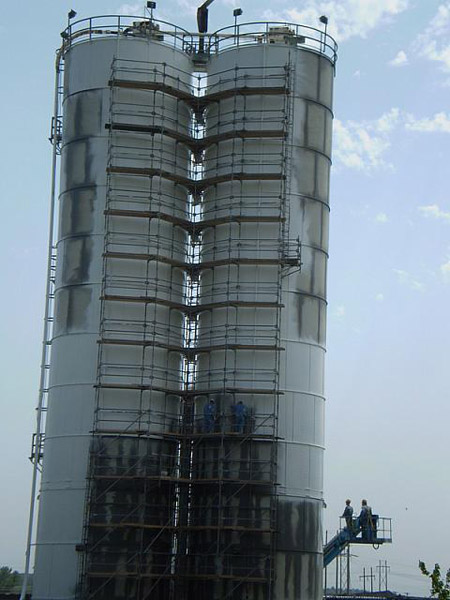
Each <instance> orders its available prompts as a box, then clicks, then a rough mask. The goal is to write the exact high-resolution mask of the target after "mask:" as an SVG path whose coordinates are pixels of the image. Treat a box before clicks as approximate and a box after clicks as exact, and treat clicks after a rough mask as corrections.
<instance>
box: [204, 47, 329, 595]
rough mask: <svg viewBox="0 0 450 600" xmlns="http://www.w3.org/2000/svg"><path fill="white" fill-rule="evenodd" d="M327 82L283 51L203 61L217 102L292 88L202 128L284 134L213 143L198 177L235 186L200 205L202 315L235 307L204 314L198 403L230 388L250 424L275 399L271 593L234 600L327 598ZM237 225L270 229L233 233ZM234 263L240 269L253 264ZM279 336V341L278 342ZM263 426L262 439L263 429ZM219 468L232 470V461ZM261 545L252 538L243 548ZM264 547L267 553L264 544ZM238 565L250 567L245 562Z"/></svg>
mask: <svg viewBox="0 0 450 600" xmlns="http://www.w3.org/2000/svg"><path fill="white" fill-rule="evenodd" d="M333 76H334V67H333V64H332V63H331V61H330V60H329V59H327V58H326V57H324V56H321V55H320V54H319V53H318V52H313V51H307V50H303V49H302V48H301V47H295V46H294V47H292V46H290V45H289V46H287V45H285V44H283V43H281V44H277V43H275V44H260V45H256V46H253V47H241V48H235V49H230V50H226V51H224V52H222V53H219V54H218V55H216V56H214V57H212V58H211V60H210V62H209V65H208V85H209V89H211V91H214V92H220V91H224V90H229V89H232V88H233V87H235V88H239V87H243V86H248V87H251V86H254V87H262V88H264V87H274V86H275V87H276V86H282V85H284V81H283V79H284V78H285V77H286V84H287V85H288V87H289V100H288V101H287V102H286V97H284V98H283V97H282V96H280V95H278V96H277V95H267V96H265V95H264V91H262V92H261V93H260V94H259V95H240V94H239V93H237V94H236V96H234V97H229V98H226V99H223V100H220V101H218V102H217V103H215V104H214V105H211V106H210V107H209V108H208V110H207V120H206V123H207V131H209V130H211V133H220V132H221V133H224V132H225V131H227V130H229V129H230V128H231V129H233V128H234V129H258V128H260V129H266V130H267V129H271V128H272V129H274V130H279V129H280V128H282V127H283V122H284V123H286V122H287V123H288V124H287V140H286V144H283V142H282V141H281V140H279V139H278V140H277V139H273V140H272V139H262V140H261V139H256V140H252V139H238V140H236V139H234V140H231V141H230V140H229V141H222V142H219V143H218V144H217V145H216V146H215V147H212V148H210V149H208V150H207V151H206V157H205V164H206V174H205V175H206V177H216V176H220V175H225V174H227V173H228V174H230V172H234V174H235V177H234V179H235V180H233V177H230V179H231V181H226V182H223V183H218V184H217V185H215V186H214V189H208V188H207V189H206V190H205V193H204V212H205V214H206V215H208V218H214V217H215V218H217V217H219V216H222V217H223V216H225V217H227V218H228V219H229V222H225V223H223V224H219V225H214V226H213V227H211V228H207V229H206V230H205V231H204V234H203V250H202V257H201V260H202V261H214V260H216V261H217V260H223V261H224V263H225V264H224V265H223V266H215V267H214V269H211V270H209V271H208V270H207V269H205V270H204V271H203V275H202V280H201V281H202V288H201V289H202V292H201V303H208V302H216V303H220V302H224V301H226V300H228V301H230V300H235V301H237V302H236V304H235V306H231V307H230V306H229V305H228V306H224V307H221V306H217V308H215V307H213V308H212V309H210V308H208V310H205V311H204V312H201V313H200V317H199V340H200V341H199V345H203V344H210V345H211V344H212V345H214V344H215V345H217V346H218V348H217V350H214V349H212V350H211V351H210V352H208V353H205V354H201V355H199V361H198V383H197V389H199V390H200V389H202V388H203V389H205V390H207V389H213V390H214V389H215V388H221V387H224V388H228V389H231V388H235V389H236V393H235V396H234V398H233V400H232V401H231V403H235V402H236V401H237V400H238V399H243V400H244V402H246V403H247V405H248V408H249V411H250V413H251V414H252V415H253V416H254V418H256V420H257V419H258V418H260V419H262V418H263V415H268V414H270V413H273V412H274V409H273V406H274V405H273V402H274V401H273V397H271V396H270V394H268V392H270V390H273V389H274V388H276V387H278V389H279V392H280V396H279V399H277V406H278V409H277V414H278V432H277V436H278V442H277V463H278V464H277V485H278V486H277V489H276V494H277V515H278V516H277V519H278V522H277V526H276V529H277V530H278V534H277V537H276V541H275V545H274V553H275V554H274V563H273V568H274V571H275V581H276V583H275V588H274V589H273V590H272V591H271V592H269V594H271V595H270V596H266V595H265V594H266V593H267V592H264V591H263V590H264V589H265V590H267V589H269V588H267V587H266V588H264V585H262V587H261V586H258V585H257V584H255V585H254V586H253V587H252V591H251V592H250V591H249V590H248V588H246V592H244V591H243V592H242V593H247V594H250V595H248V596H245V597H249V598H266V597H267V598H268V597H270V598H273V599H276V600H288V599H289V600H291V599H292V600H293V599H294V598H305V599H306V598H307V599H308V600H316V599H317V600H318V599H319V598H321V597H322V572H323V564H322V554H321V552H322V530H321V510H322V504H323V498H322V488H323V484H322V479H323V450H324V427H323V413H324V400H325V399H324V388H323V376H324V355H325V314H326V261H327V245H328V215H329V208H328V181H329V168H330V150H331V123H332V112H331V102H332V80H333ZM275 137H276V136H275ZM240 172H245V173H247V174H249V173H251V174H253V175H254V179H255V180H256V181H251V180H248V179H251V178H247V180H246V178H245V177H243V178H242V180H240V181H239V175H238V174H239V173H240ZM277 174H279V175H280V176H281V177H279V178H278V177H277ZM258 177H260V180H258ZM280 180H281V181H280ZM283 182H284V183H283ZM283 197H284V198H285V212H283V214H282V215H281V216H282V217H283V218H286V221H284V222H285V223H286V227H288V230H287V231H283V227H282V226H281V227H280V224H279V223H277V222H276V221H273V222H270V217H274V216H276V215H277V210H278V211H280V210H282V209H281V208H280V205H281V204H282V198H283ZM277 207H278V209H277ZM278 214H280V213H279V212H278ZM236 215H240V216H245V215H253V216H254V215H258V216H260V217H267V218H268V219H266V221H267V222H264V219H261V220H260V221H259V222H257V221H258V220H257V219H256V220H255V222H254V223H252V222H248V223H245V222H243V221H242V219H241V222H236V220H234V219H233V217H235V216H236ZM298 236H299V237H300V240H301V243H302V263H303V264H302V269H301V272H298V271H297V272H295V271H294V272H293V273H291V274H289V275H288V276H284V275H286V273H284V274H283V273H282V272H281V271H280V268H282V266H281V267H280V264H278V265H277V264H275V262H276V259H277V258H278V260H279V263H282V261H283V253H287V254H289V246H290V244H291V243H292V242H293V241H294V240H295V239H296V238H297V237H298ZM287 258H288V257H287ZM227 259H228V262H227ZM239 259H249V264H248V265H246V264H245V260H244V261H242V260H241V261H239ZM252 259H253V264H252ZM258 261H259V264H258ZM271 261H273V263H272V264H271ZM264 262H265V263H266V264H264ZM248 301H250V302H252V301H254V302H255V306H254V307H251V305H250V306H249V307H245V306H244V305H243V303H245V302H248ZM239 302H241V304H239ZM264 302H267V303H269V304H270V303H280V304H281V305H282V308H281V313H280V314H278V313H277V311H276V309H275V308H274V307H272V308H270V307H268V306H263V304H262V303H264ZM258 303H260V304H261V305H260V306H258ZM278 318H280V321H278ZM274 328H275V329H277V328H279V331H280V337H279V338H277V336H276V335H275V334H274ZM233 344H235V347H234V348H232V347H231V346H233ZM239 345H240V347H239ZM245 345H248V349H245V348H244V346H245ZM258 345H259V346H260V347H261V348H260V349H258V348H256V347H257V346H258ZM262 346H265V348H264V349H263V348H262ZM270 346H272V348H273V349H270ZM224 347H225V349H224ZM252 347H253V349H252ZM279 347H281V349H279ZM278 360H279V361H280V362H279V363H278ZM245 388H253V391H254V393H253V394H248V393H247V394H245V395H240V392H239V390H241V391H245ZM258 389H259V390H261V393H260V394H258V393H257V390H258ZM248 391H249V390H247V392H248ZM202 402H203V400H202ZM227 403H228V406H227V405H226V404H227ZM200 404H201V403H200ZM222 404H223V401H222ZM229 404H230V401H228V402H227V401H225V406H223V405H220V406H219V411H220V413H221V414H227V413H228V414H229V413H230V407H229ZM200 411H201V406H199V407H198V412H200ZM264 423H265V428H266V430H267V428H268V427H270V422H269V420H265V421H264ZM261 432H262V430H261ZM266 434H267V431H266ZM268 437H269V436H268ZM230 444H232V442H230ZM253 447H254V452H256V453H257V455H259V456H257V457H256V459H255V464H258V461H259V462H261V463H262V462H265V463H266V464H269V463H270V457H269V456H268V455H267V448H268V446H267V443H265V442H264V441H263V440H261V441H260V442H259V443H258V441H256V440H255V441H254V443H253ZM205 452H206V450H205ZM234 454H235V459H236V465H239V464H241V465H243V464H245V461H244V456H245V444H242V443H240V442H239V441H236V443H235V450H234ZM226 455H227V456H231V455H232V451H230V450H228V451H227V453H226ZM203 460H204V461H205V459H204V458H203ZM216 462H217V450H214V448H211V450H210V456H209V464H210V465H214V464H216ZM211 468H213V467H211ZM256 477H258V475H256ZM261 477H264V476H263V475H261ZM248 490H250V491H249V492H248V493H249V494H250V499H248V500H247V503H248V505H247V508H246V509H242V510H241V512H239V510H237V511H236V513H235V515H234V517H233V518H232V519H231V520H230V522H234V523H235V524H239V523H242V522H243V518H244V514H245V510H246V511H247V523H248V522H249V515H251V512H249V507H251V506H252V505H254V504H255V502H258V500H257V499H256V498H257V496H258V493H260V492H258V493H257V492H255V491H251V487H247V491H248ZM272 493H273V492H272ZM265 494H266V496H264V494H263V496H262V498H263V501H266V502H267V499H268V497H269V496H268V495H267V490H266V491H265ZM269 495H270V491H269ZM264 498H265V500H264ZM204 504H205V501H203V502H200V505H204ZM233 519H234V521H233ZM250 521H251V516H250ZM253 527H255V524H253ZM266 527H267V526H266ZM250 535H251V534H250ZM257 536H258V534H256V533H255V534H254V537H253V541H251V542H250V545H249V548H251V547H252V544H254V543H255V540H257ZM268 539H269V538H267V540H268ZM199 544H200V549H203V550H204V548H206V547H207V544H206V543H205V544H203V545H202V544H201V543H200V542H199ZM259 544H260V545H259V548H260V549H261V550H263V551H264V542H263V541H260V542H259ZM244 546H245V544H244ZM230 547H231V548H232V544H231V543H229V542H228V541H227V540H224V548H230ZM241 548H242V540H241ZM267 548H268V546H266V549H267ZM231 551H232V550H231ZM194 552H195V550H194ZM245 553H246V554H249V553H250V554H251V550H249V551H246V552H245ZM241 564H242V563H241ZM227 569H228V570H227ZM212 570H213V571H214V568H213V569H212ZM215 572H216V573H220V574H222V573H227V574H228V575H229V576H230V577H232V576H233V575H232V574H233V573H234V576H235V577H236V565H233V564H231V566H230V561H228V562H227V561H226V557H223V560H222V562H221V564H220V565H217V564H216V565H215ZM242 573H243V571H242ZM249 575H250V576H253V577H254V576H260V577H261V581H262V582H263V579H264V577H265V576H266V577H267V576H268V575H267V572H266V573H265V571H264V564H262V563H261V562H260V564H259V566H258V562H257V559H256V563H255V564H252V565H249V566H248V571H247V576H249ZM242 576H243V577H244V575H243V574H242ZM227 589H228V588H227V587H226V584H219V583H218V584H215V585H212V584H211V587H210V589H209V591H208V593H209V594H211V595H210V597H211V598H214V599H216V598H217V599H218V598H220V597H221V593H224V590H227ZM242 589H244V588H242ZM201 597H203V596H201ZM205 597H206V596H205ZM208 597H209V596H208ZM242 597H244V596H242Z"/></svg>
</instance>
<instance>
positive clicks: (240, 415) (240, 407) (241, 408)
mask: <svg viewBox="0 0 450 600" xmlns="http://www.w3.org/2000/svg"><path fill="white" fill-rule="evenodd" d="M247 415H248V410H247V407H246V406H245V404H244V403H243V402H242V400H239V402H238V403H237V404H235V405H234V428H235V431H236V432H237V433H244V431H245V425H246V422H247Z"/></svg>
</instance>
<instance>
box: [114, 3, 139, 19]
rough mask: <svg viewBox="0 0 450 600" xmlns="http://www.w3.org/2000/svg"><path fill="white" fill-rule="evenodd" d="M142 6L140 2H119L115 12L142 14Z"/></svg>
mask: <svg viewBox="0 0 450 600" xmlns="http://www.w3.org/2000/svg"><path fill="white" fill-rule="evenodd" d="M143 6H144V4H143V3H142V2H136V3H135V4H121V5H120V6H119V8H118V9H117V13H118V14H119V15H130V16H139V15H142V14H143V10H144V9H143Z"/></svg>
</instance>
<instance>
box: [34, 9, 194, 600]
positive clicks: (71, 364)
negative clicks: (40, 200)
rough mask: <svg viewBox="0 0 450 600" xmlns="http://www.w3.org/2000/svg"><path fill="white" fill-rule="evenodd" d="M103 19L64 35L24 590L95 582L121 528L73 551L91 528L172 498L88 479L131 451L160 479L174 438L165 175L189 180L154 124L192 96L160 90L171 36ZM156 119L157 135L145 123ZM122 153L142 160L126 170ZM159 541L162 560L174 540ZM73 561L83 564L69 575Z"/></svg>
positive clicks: (182, 151)
mask: <svg viewBox="0 0 450 600" xmlns="http://www.w3.org/2000/svg"><path fill="white" fill-rule="evenodd" d="M119 23H120V21H119ZM122 23H123V20H122ZM100 27H101V26H100V25H98V27H96V25H95V23H93V21H86V22H85V23H84V25H82V26H79V27H78V29H79V30H80V31H81V30H83V29H84V34H81V33H80V34H79V35H75V34H74V35H73V37H72V39H69V40H68V41H66V47H65V52H64V71H65V73H64V102H63V106H64V127H63V145H62V157H61V158H62V167H61V183H60V225H59V234H58V244H57V253H58V259H57V271H56V299H55V307H56V308H55V329H54V338H53V340H52V364H51V375H50V390H49V401H48V405H49V406H48V418H47V427H46V448H45V458H44V466H43V475H42V484H41V493H40V514H39V525H38V533H37V542H36V566H35V576H34V586H33V588H34V591H33V597H34V598H36V599H44V598H45V599H50V598H51V599H56V598H58V599H59V598H75V597H78V595H79V593H80V587H79V586H80V584H81V585H84V586H86V585H87V586H88V587H89V586H91V588H92V589H94V588H95V587H97V589H98V587H99V585H102V584H103V583H104V582H105V580H106V579H108V578H109V577H110V574H111V571H112V570H114V569H115V570H116V571H118V570H119V566H120V564H122V563H121V562H120V561H122V562H123V560H124V555H123V553H122V554H120V553H119V554H117V553H116V554H114V552H115V550H114V549H113V550H111V547H112V546H114V543H116V542H117V540H116V542H114V540H109V542H103V544H102V545H101V546H100V550H99V549H98V548H97V554H96V555H92V556H91V557H90V558H88V559H87V560H84V561H83V560H82V557H83V553H84V552H85V551H86V549H87V546H89V543H91V542H92V539H93V534H92V531H94V529H93V527H94V525H96V526H98V527H100V525H106V526H108V523H112V522H114V519H116V520H117V519H118V518H119V519H120V518H121V513H120V511H121V510H122V509H123V510H124V511H125V512H126V510H127V509H126V505H127V503H129V507H130V511H131V510H132V508H133V506H140V505H142V503H144V504H147V505H151V503H152V502H153V504H154V505H155V504H156V505H160V504H161V503H166V505H167V509H166V514H165V515H161V514H159V513H158V510H159V511H160V509H159V508H158V507H157V508H156V509H155V508H154V512H153V513H152V510H151V508H149V507H148V506H147V508H146V509H145V510H144V511H142V510H141V509H139V510H137V511H135V514H134V516H133V518H132V521H133V522H132V525H131V528H132V531H133V532H136V531H137V530H138V529H139V527H140V526H142V523H144V522H152V520H153V523H154V524H155V528H157V527H158V523H161V521H162V520H163V519H165V518H166V517H167V516H170V517H172V514H171V511H172V509H171V508H170V507H171V502H173V501H174V500H173V498H169V497H168V496H170V495H171V493H172V492H170V490H169V491H167V490H164V491H159V492H155V493H154V494H153V492H151V491H149V492H143V488H142V485H141V484H139V486H140V487H139V486H137V487H136V486H135V488H134V492H131V491H130V490H128V491H127V490H123V488H121V487H120V486H119V487H117V488H114V486H112V485H111V483H109V484H108V485H109V486H110V487H109V490H105V484H100V483H98V484H92V481H94V480H95V477H107V476H108V474H114V473H115V476H116V477H117V478H118V477H119V476H121V475H122V476H123V475H124V472H125V471H126V470H127V469H128V470H129V469H130V464H131V463H132V462H133V461H134V463H135V464H134V467H135V470H134V471H133V473H134V474H135V476H136V478H138V476H139V477H140V476H141V475H142V474H143V476H144V475H145V476H146V477H147V476H148V477H150V478H151V477H152V476H156V474H158V477H159V476H160V474H161V473H164V472H165V473H166V474H169V472H170V470H171V469H173V463H174V461H175V455H176V445H175V448H174V445H173V442H170V440H166V439H163V437H162V436H163V434H166V433H167V432H169V431H171V430H173V429H174V427H176V423H177V420H178V415H179V405H180V398H179V396H178V395H177V390H178V391H179V390H181V387H182V381H181V373H180V364H181V360H182V351H181V350H182V349H181V347H182V338H183V311H182V309H181V308H180V307H181V304H182V302H183V298H184V294H185V289H184V287H185V274H184V265H183V263H184V261H185V257H186V239H187V234H186V230H185V229H184V228H183V226H182V225H181V226H180V225H178V224H175V218H178V219H183V218H185V217H186V213H187V196H188V192H187V188H186V186H184V187H183V186H182V185H178V184H177V183H175V182H174V181H171V180H170V179H167V178H165V177H164V173H166V172H176V173H177V174H179V175H180V176H181V177H184V178H185V179H186V178H187V177H188V169H189V151H188V149H187V148H186V147H185V146H183V144H180V143H179V141H178V139H176V137H175V138H174V137H170V136H166V135H165V134H164V132H163V128H166V129H173V130H175V132H178V133H179V134H181V133H182V134H183V135H185V136H186V134H188V133H189V130H190V129H189V127H190V112H191V109H190V107H189V106H188V105H186V104H183V103H182V102H181V101H180V99H179V98H177V97H174V96H173V95H170V94H166V93H165V92H164V90H163V89H162V88H163V87H164V85H163V84H165V85H166V87H167V86H171V87H172V88H173V87H175V88H178V89H180V90H183V91H185V90H186V89H189V86H190V72H191V61H190V59H189V57H188V56H187V55H186V54H185V53H184V52H182V51H181V50H180V49H179V48H176V47H174V45H173V39H172V38H171V43H165V41H164V40H163V39H162V36H152V35H149V34H148V32H147V34H146V33H145V32H144V34H141V33H139V32H138V31H137V30H133V28H132V27H131V28H129V29H128V30H127V31H124V30H123V28H122V30H121V31H119V29H120V27H119V28H117V27H116V31H115V34H114V31H113V30H112V27H110V26H109V27H107V28H105V30H104V31H103V32H102V30H101V29H100ZM76 29H77V26H76V25H75V26H74V28H73V30H72V33H73V31H76ZM69 33H71V32H69ZM119 79H120V80H128V81H130V80H133V81H134V80H137V81H138V82H139V81H140V82H141V83H144V84H145V83H151V84H154V83H155V82H156V83H159V84H161V85H160V86H159V89H156V88H158V86H156V88H155V87H153V89H148V88H146V87H145V85H144V86H141V87H139V86H138V87H137V88H134V87H133V86H131V88H130V87H124V88H120V86H115V85H114V82H115V80H119ZM151 87H152V86H151V85H150V88H151ZM113 125H115V126H117V128H116V129H114V128H113ZM155 125H157V126H158V127H159V129H158V128H157V129H155V133H154V135H153V136H150V135H147V136H142V133H141V132H142V131H146V130H147V129H148V128H149V127H152V126H155ZM130 126H131V127H130ZM132 126H135V128H134V130H133V127H132ZM136 126H137V128H136ZM139 128H140V129H139ZM130 165H132V166H133V167H134V168H137V169H140V170H142V169H149V168H151V169H153V171H152V173H150V174H145V173H144V174H142V173H138V172H136V173H130V172H128V171H127V168H128V167H129V166H130ZM114 169H116V170H114ZM138 213H140V214H138ZM155 215H156V216H155ZM177 348H178V349H177ZM93 434H96V435H94V436H93ZM105 448H108V450H105ZM95 455H97V458H96V459H93V456H95ZM155 456H158V457H159V458H158V460H156V459H155V458H154V457H155ZM127 461H128V462H127ZM136 463H137V464H136ZM127 464H128V467H127V466H126V465H127ZM90 470H91V472H90ZM89 482H90V486H91V489H90V492H89V488H88V487H87V486H88V484H89ZM102 485H103V488H102ZM136 485H137V484H136ZM96 486H97V487H96ZM92 490H94V492H93V491H92ZM99 490H100V491H99ZM88 492H89V493H88ZM93 494H94V495H95V494H97V497H99V496H101V497H102V501H101V502H96V501H95V500H93ZM152 494H153V496H152ZM86 502H87V504H86ZM102 504H103V508H102V509H101V510H100V508H99V506H101V505H102ZM118 507H122V509H120V508H118ZM160 512H161V511H160ZM155 513H156V514H155ZM102 521H103V523H102ZM164 525H165V522H164ZM89 528H91V530H92V531H91V532H89V531H88V529H89ZM99 530H100V529H99ZM104 531H105V530H104V529H103V530H102V535H103V532H104ZM133 535H135V536H136V535H137V534H136V533H132V534H130V535H129V538H130V540H131V541H130V544H131V545H132V544H133V541H132V538H133ZM142 535H144V534H142ZM162 537H164V536H162ZM169 537H170V536H169ZM123 539H126V535H125V536H124V537H123ZM86 542H87V546H86ZM141 542H142V540H141ZM161 544H162V547H163V548H164V551H165V552H166V553H167V558H166V562H167V561H169V563H170V556H171V552H172V548H171V545H172V542H171V538H170V539H169V541H167V536H166V539H165V540H163V541H162V542H161ZM116 545H117V544H116ZM97 546H98V544H97ZM102 553H103V555H102ZM99 555H100V559H99ZM111 557H112V559H111ZM80 558H81V560H80ZM99 560H100V563H101V564H100V563H99ZM114 560H116V562H117V564H114ZM152 560H153V562H152ZM152 560H150V558H149V556H147V558H146V561H147V564H146V565H145V568H146V569H148V570H149V571H151V570H152V569H153V570H154V571H155V572H157V571H158V569H159V570H161V569H164V568H165V566H164V565H162V566H161V560H160V562H159V563H158V559H156V558H155V557H153V558H152ZM80 564H84V567H83V568H84V570H85V571H86V568H89V569H91V572H92V573H93V574H92V573H91V575H87V574H86V572H85V573H83V572H81V574H80V571H79V566H80ZM86 565H89V566H88V567H86ZM140 568H141V569H142V568H144V567H143V566H142V565H141V566H140ZM102 571H103V576H102V575H101V572H102ZM105 572H106V575H105ZM99 573H100V574H99ZM94 581H95V582H96V583H95V582H94ZM99 581H100V584H99V583H98V582H99ZM133 581H134V580H133V577H132V575H131V574H130V577H127V576H125V577H122V580H119V581H116V582H114V583H113V585H112V587H110V588H108V589H109V590H110V591H111V590H114V592H112V594H117V597H121V594H122V593H126V592H125V591H123V590H125V588H128V589H129V590H130V589H132V587H133V585H136V584H135V583H133ZM93 582H94V583H93ZM122 588H123V590H122V592H121V591H120V590H121V589H122ZM107 591H108V590H107ZM161 593H162V596H161V597H163V596H164V593H163V592H162V591H161ZM112 594H111V595H110V597H112Z"/></svg>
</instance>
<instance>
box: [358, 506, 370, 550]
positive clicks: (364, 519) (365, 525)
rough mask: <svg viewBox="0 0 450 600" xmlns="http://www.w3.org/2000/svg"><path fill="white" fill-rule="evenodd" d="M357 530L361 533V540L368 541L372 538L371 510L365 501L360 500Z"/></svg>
mask: <svg viewBox="0 0 450 600" xmlns="http://www.w3.org/2000/svg"><path fill="white" fill-rule="evenodd" d="M358 529H360V530H361V532H362V539H363V540H367V541H370V540H371V539H372V536H373V523H372V508H371V507H370V506H369V505H368V504H367V500H361V512H360V513H359V517H358Z"/></svg>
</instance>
